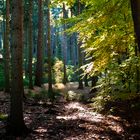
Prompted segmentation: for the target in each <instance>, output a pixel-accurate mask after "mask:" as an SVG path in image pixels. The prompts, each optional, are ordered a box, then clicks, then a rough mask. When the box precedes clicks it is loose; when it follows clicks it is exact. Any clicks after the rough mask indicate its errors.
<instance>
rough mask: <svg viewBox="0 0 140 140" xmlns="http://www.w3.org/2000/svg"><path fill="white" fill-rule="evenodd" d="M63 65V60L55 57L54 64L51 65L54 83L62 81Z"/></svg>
mask: <svg viewBox="0 0 140 140" xmlns="http://www.w3.org/2000/svg"><path fill="white" fill-rule="evenodd" d="M63 67H64V64H63V62H62V61H61V60H59V59H56V61H55V64H54V66H53V71H54V75H55V82H56V83H62V81H63V75H64V73H63Z"/></svg>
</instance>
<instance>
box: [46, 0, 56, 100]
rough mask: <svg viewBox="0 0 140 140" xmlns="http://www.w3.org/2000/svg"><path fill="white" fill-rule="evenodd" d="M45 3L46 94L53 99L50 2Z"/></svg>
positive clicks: (48, 0) (47, 0)
mask: <svg viewBox="0 0 140 140" xmlns="http://www.w3.org/2000/svg"><path fill="white" fill-rule="evenodd" d="M46 3H47V27H48V28H47V48H48V51H47V53H48V84H49V87H48V93H49V96H50V98H51V99H52V100H53V99H54V94H53V88H52V62H51V61H52V60H51V26H50V0H46Z"/></svg>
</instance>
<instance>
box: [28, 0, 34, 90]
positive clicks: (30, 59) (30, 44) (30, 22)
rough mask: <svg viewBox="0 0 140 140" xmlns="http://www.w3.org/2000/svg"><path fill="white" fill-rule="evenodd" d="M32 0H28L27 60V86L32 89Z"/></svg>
mask: <svg viewBox="0 0 140 140" xmlns="http://www.w3.org/2000/svg"><path fill="white" fill-rule="evenodd" d="M32 3H33V0H30V1H29V60H28V69H29V88H30V89H33V81H32V57H33V54H32V52H33V50H32V48H33V33H32V27H33V26H32V10H33V4H32Z"/></svg>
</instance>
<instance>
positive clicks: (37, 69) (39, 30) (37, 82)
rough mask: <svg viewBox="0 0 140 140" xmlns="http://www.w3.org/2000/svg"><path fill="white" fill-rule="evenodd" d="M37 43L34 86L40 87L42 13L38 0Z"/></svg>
mask: <svg viewBox="0 0 140 140" xmlns="http://www.w3.org/2000/svg"><path fill="white" fill-rule="evenodd" d="M38 6H39V10H38V41H37V63H36V72H35V85H36V86H39V87H40V86H41V85H42V76H43V41H42V33H43V30H42V25H43V11H42V0H38Z"/></svg>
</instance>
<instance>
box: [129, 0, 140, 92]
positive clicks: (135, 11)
mask: <svg viewBox="0 0 140 140" xmlns="http://www.w3.org/2000/svg"><path fill="white" fill-rule="evenodd" d="M130 2H131V10H132V17H133V22H134V32H135V41H136V43H137V45H136V46H135V55H136V56H139V55H140V26H139V25H140V1H139V0H130ZM137 48H138V49H137ZM137 50H138V51H137ZM136 73H137V78H136V79H137V83H136V86H137V92H139V91H140V70H139V68H138V67H137V68H136Z"/></svg>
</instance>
